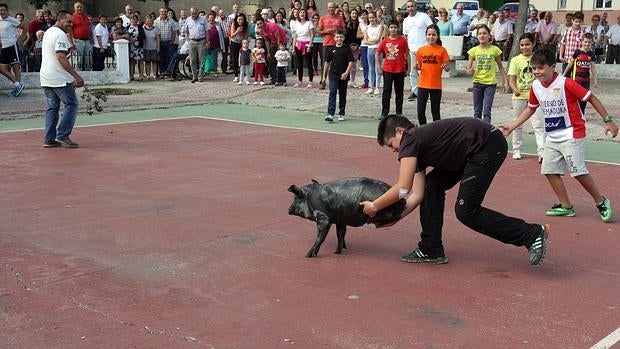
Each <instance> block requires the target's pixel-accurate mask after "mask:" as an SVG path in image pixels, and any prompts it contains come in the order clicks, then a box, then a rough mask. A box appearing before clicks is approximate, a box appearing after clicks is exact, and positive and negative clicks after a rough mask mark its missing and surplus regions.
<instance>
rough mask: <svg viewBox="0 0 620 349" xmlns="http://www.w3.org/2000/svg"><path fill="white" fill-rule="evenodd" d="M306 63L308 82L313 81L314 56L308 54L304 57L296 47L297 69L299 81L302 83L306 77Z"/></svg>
mask: <svg viewBox="0 0 620 349" xmlns="http://www.w3.org/2000/svg"><path fill="white" fill-rule="evenodd" d="M313 48H314V46H313ZM304 61H306V67H308V80H310V81H312V77H313V76H314V72H313V68H312V54H310V53H306V54H305V55H302V54H301V51H300V50H299V49H298V48H297V47H295V68H296V69H297V78H298V79H297V80H298V81H302V80H303V77H304Z"/></svg>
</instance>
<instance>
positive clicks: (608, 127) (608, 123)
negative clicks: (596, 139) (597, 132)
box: [589, 95, 618, 138]
mask: <svg viewBox="0 0 620 349" xmlns="http://www.w3.org/2000/svg"><path fill="white" fill-rule="evenodd" d="M589 102H590V104H592V107H593V108H594V110H596V112H597V113H598V114H599V115H600V116H601V117H602V118H603V122H604V123H605V134H607V133H608V132H610V133H611V136H612V137H614V138H615V137H616V136H617V135H618V126H616V124H615V123H614V122H613V121H612V120H611V116H610V115H609V114H608V113H607V109H605V106H604V105H603V103H601V100H600V99H598V98H597V97H596V96H595V95H590V99H589Z"/></svg>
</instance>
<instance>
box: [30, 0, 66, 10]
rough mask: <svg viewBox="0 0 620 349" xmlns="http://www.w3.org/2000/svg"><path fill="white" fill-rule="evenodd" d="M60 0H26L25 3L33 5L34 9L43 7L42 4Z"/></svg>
mask: <svg viewBox="0 0 620 349" xmlns="http://www.w3.org/2000/svg"><path fill="white" fill-rule="evenodd" d="M61 1H62V0H26V3H27V4H29V5H32V6H34V8H36V9H40V8H43V6H47V5H48V4H49V3H50V2H57V3H59V2H61Z"/></svg>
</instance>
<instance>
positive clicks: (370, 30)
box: [362, 11, 383, 95]
mask: <svg viewBox="0 0 620 349" xmlns="http://www.w3.org/2000/svg"><path fill="white" fill-rule="evenodd" d="M368 21H369V22H370V24H369V25H368V27H366V33H365V34H364V39H363V40H362V42H365V43H366V44H367V45H368V52H367V56H366V58H367V59H368V78H369V80H370V88H369V89H368V91H367V92H366V94H367V95H371V94H373V93H374V94H375V95H379V94H381V90H380V87H381V75H379V74H377V69H376V66H375V52H377V46H379V43H380V42H381V37H382V36H383V25H381V24H379V22H377V15H376V14H375V12H373V11H371V12H369V13H368ZM382 62H383V59H382V58H381V57H379V64H382ZM373 88H374V91H373Z"/></svg>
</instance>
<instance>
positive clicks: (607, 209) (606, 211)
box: [596, 196, 614, 222]
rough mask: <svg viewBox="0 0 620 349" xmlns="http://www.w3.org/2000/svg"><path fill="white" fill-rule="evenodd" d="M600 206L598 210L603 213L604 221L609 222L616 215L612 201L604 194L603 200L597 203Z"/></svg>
mask: <svg viewBox="0 0 620 349" xmlns="http://www.w3.org/2000/svg"><path fill="white" fill-rule="evenodd" d="M596 208H598V212H599V213H600V214H601V219H602V220H603V222H609V221H610V220H611V218H612V217H613V216H614V212H613V211H612V209H611V202H610V201H609V199H608V198H606V197H604V196H603V202H601V203H600V204H599V205H596Z"/></svg>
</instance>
